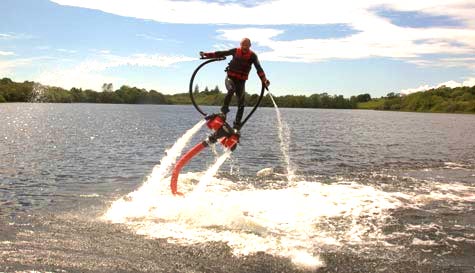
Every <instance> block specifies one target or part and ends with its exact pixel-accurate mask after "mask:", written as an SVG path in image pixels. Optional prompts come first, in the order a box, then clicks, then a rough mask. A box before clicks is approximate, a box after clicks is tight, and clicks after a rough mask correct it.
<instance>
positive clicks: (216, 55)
mask: <svg viewBox="0 0 475 273" xmlns="http://www.w3.org/2000/svg"><path fill="white" fill-rule="evenodd" d="M234 53H236V49H235V48H233V49H230V50H225V51H215V52H205V53H204V55H205V57H206V58H221V57H224V56H230V55H234Z"/></svg>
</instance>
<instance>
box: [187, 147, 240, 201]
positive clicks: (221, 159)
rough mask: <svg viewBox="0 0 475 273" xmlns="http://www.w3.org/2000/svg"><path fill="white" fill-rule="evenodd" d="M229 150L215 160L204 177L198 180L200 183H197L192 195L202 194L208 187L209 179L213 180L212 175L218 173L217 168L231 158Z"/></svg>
mask: <svg viewBox="0 0 475 273" xmlns="http://www.w3.org/2000/svg"><path fill="white" fill-rule="evenodd" d="M231 153H232V152H231V150H226V152H225V153H224V154H222V155H221V156H220V157H218V159H216V162H215V163H214V164H213V165H212V166H211V167H210V168H209V169H208V170H207V171H206V173H205V175H204V176H203V177H202V178H201V179H200V182H199V183H198V186H197V187H196V190H195V191H194V192H193V193H201V192H204V191H205V189H206V186H208V184H209V182H210V181H211V179H213V177H214V175H215V174H216V173H217V172H218V170H219V167H221V165H223V163H224V161H226V159H228V158H229V156H231Z"/></svg>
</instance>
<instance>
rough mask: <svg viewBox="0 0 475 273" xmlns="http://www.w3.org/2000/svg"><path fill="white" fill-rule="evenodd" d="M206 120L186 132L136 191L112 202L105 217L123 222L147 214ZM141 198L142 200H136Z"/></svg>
mask: <svg viewBox="0 0 475 273" xmlns="http://www.w3.org/2000/svg"><path fill="white" fill-rule="evenodd" d="M205 122H206V121H205V120H201V121H200V122H198V123H197V124H196V125H195V126H193V127H192V128H191V129H189V130H188V131H186V132H185V134H184V135H183V136H181V137H180V138H179V139H178V140H177V141H176V142H175V144H173V146H172V147H171V148H170V149H169V150H167V151H166V152H165V154H166V155H165V156H164V157H163V158H162V160H161V161H160V164H159V165H156V166H155V167H154V168H153V170H152V173H151V174H150V175H149V176H148V177H147V180H146V181H145V183H143V185H142V186H141V187H140V188H139V189H138V190H136V191H134V192H132V193H129V194H128V195H127V196H125V197H123V198H120V199H119V200H117V201H115V202H114V203H112V205H111V207H110V209H109V210H108V211H107V212H106V214H105V215H104V218H105V219H107V220H111V221H114V222H121V221H123V219H125V218H127V217H138V216H139V217H140V216H144V215H147V213H148V210H149V209H150V207H152V206H153V204H154V202H155V200H156V199H157V195H158V193H159V192H160V191H161V190H162V191H164V190H167V189H166V187H168V184H167V183H160V182H162V180H164V178H165V176H166V175H167V173H168V171H169V169H170V167H172V165H173V164H174V163H175V162H176V159H177V157H178V156H179V155H180V154H181V152H182V150H183V148H185V146H186V144H187V143H188V142H189V141H190V140H191V138H192V137H193V136H194V135H195V134H196V133H197V132H198V131H199V130H200V129H201V127H202V126H203V125H204V124H205ZM137 200H140V202H135V201H137Z"/></svg>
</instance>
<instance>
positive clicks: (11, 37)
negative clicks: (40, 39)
mask: <svg viewBox="0 0 475 273" xmlns="http://www.w3.org/2000/svg"><path fill="white" fill-rule="evenodd" d="M31 38H33V36H31V35H27V34H23V33H0V40H16V39H31Z"/></svg>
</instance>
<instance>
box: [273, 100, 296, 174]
mask: <svg viewBox="0 0 475 273" xmlns="http://www.w3.org/2000/svg"><path fill="white" fill-rule="evenodd" d="M269 96H270V98H271V100H272V103H273V104H274V108H275V113H276V115H277V122H278V123H279V139H280V150H281V151H282V155H283V156H284V161H285V164H286V167H287V180H288V181H289V182H293V180H294V177H295V171H294V169H293V167H292V162H291V161H290V155H289V144H290V130H289V126H288V125H287V123H286V122H285V121H283V120H282V117H281V115H280V110H279V107H278V106H277V103H276V102H275V100H274V97H273V96H272V94H271V93H270V92H269Z"/></svg>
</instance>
